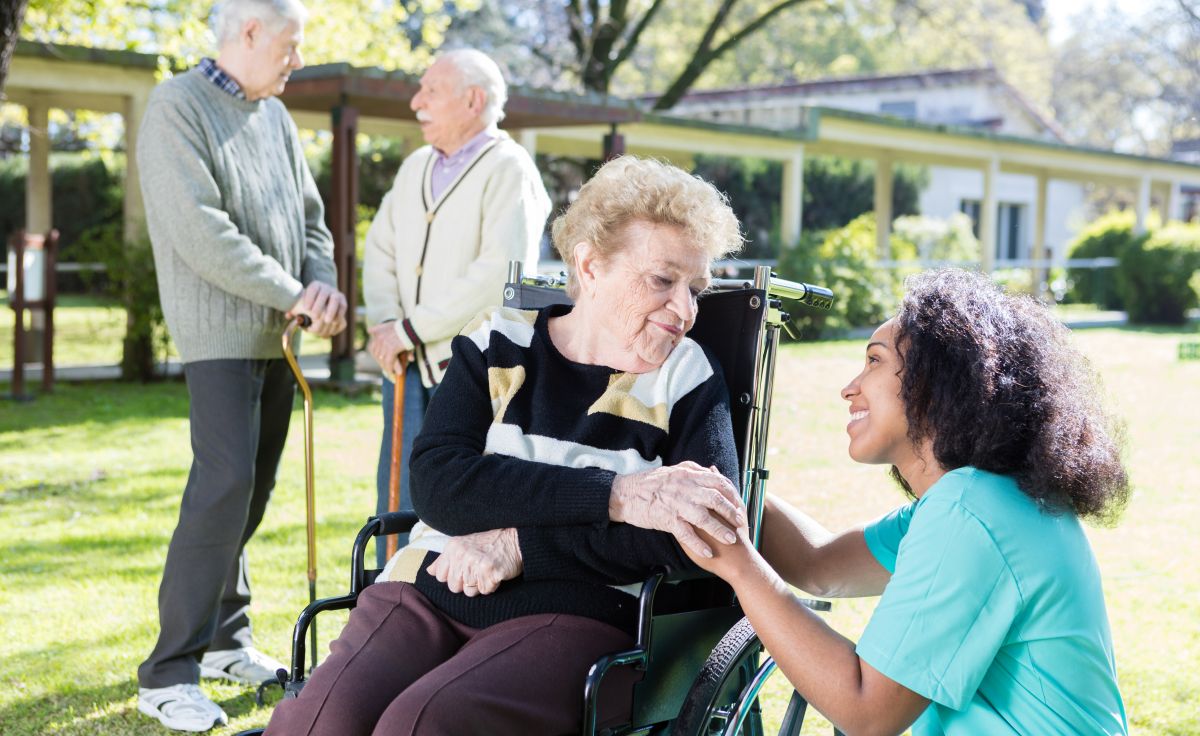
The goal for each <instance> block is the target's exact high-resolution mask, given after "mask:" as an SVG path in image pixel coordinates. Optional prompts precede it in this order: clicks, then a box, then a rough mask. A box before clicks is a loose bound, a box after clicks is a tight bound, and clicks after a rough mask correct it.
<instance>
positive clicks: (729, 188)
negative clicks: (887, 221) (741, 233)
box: [692, 155, 929, 258]
mask: <svg viewBox="0 0 1200 736" xmlns="http://www.w3.org/2000/svg"><path fill="white" fill-rule="evenodd" d="M692 173H694V174H696V175H697V176H699V177H701V178H702V179H705V180H706V181H711V182H712V183H713V184H714V185H715V186H716V187H717V189H720V190H721V191H723V192H725V193H726V194H728V195H729V202H730V205H731V206H732V207H733V212H734V214H735V215H737V217H738V221H739V222H741V223H742V226H743V227H744V228H745V230H746V235H747V238H748V239H749V241H750V242H749V243H748V245H747V248H746V250H744V251H743V252H742V257H743V258H774V257H776V256H777V255H778V253H779V250H780V249H779V242H778V237H779V216H780V215H779V200H780V197H781V196H782V192H783V165H782V164H780V163H778V162H773V161H762V160H759V159H743V158H726V157H722V156H705V155H699V156H696V162H695V166H694V168H693V170H692ZM893 176H894V181H893V185H892V212H893V213H895V214H896V215H909V214H913V213H915V212H917V211H918V205H919V202H920V196H921V190H922V189H924V188H925V186H926V185H927V184H928V183H929V175H928V170H927V169H925V168H923V167H919V166H911V165H897V166H896V167H895V169H894V173H893ZM803 197H804V201H803V208H802V210H801V215H800V217H801V228H800V229H801V231H802V232H804V231H824V230H830V229H833V228H839V227H843V226H844V225H846V224H847V223H849V222H850V221H851V220H853V219H854V218H856V217H858V216H859V215H861V214H863V213H864V212H871V211H872V210H873V209H874V207H875V166H874V164H873V163H871V162H870V161H861V160H858V159H844V158H835V157H832V156H812V157H808V158H805V159H804V193H803Z"/></svg>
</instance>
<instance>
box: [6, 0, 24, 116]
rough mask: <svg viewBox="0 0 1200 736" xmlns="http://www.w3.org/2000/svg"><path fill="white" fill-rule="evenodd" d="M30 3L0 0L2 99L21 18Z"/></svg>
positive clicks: (17, 0) (20, 0)
mask: <svg viewBox="0 0 1200 736" xmlns="http://www.w3.org/2000/svg"><path fill="white" fill-rule="evenodd" d="M28 4H29V0H0V100H2V99H4V82H5V81H6V80H7V79H8V65H9V63H10V62H11V61H12V55H13V49H15V48H16V47H17V36H18V35H19V34H20V32H21V19H22V18H24V17H25V6H26V5H28Z"/></svg>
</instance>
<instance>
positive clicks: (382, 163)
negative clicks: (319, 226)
mask: <svg viewBox="0 0 1200 736" xmlns="http://www.w3.org/2000/svg"><path fill="white" fill-rule="evenodd" d="M332 155H333V154H332V148H331V147H330V146H329V145H325V146H323V147H322V148H321V151H320V153H319V154H318V155H317V156H315V157H312V158H310V159H309V161H308V166H309V168H310V169H311V170H312V174H313V179H315V180H316V182H317V189H318V190H319V191H320V192H321V198H322V199H323V200H324V201H325V203H326V205H327V206H328V204H329V203H330V202H332V201H333V200H332V199H331V196H332V192H333V169H332V161H331V159H332ZM403 161H404V141H403V140H400V139H398V138H379V137H374V138H369V139H367V140H366V141H365V142H363V141H362V139H361V138H360V143H359V145H358V201H359V204H363V205H366V206H367V207H370V208H371V210H372V211H375V210H377V209H379V203H380V202H382V201H383V195H385V194H387V193H388V190H389V189H391V188H392V182H393V181H395V179H396V172H397V171H399V170H400V164H401V163H402V162H403ZM368 224H369V223H368Z"/></svg>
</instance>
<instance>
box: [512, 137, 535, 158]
mask: <svg viewBox="0 0 1200 736" xmlns="http://www.w3.org/2000/svg"><path fill="white" fill-rule="evenodd" d="M517 142H518V143H520V144H521V148H524V149H525V152H526V153H528V154H529V158H532V159H535V160H536V157H537V131H536V130H529V129H525V130H522V131H521V134H520V136H519V137H518V138H517Z"/></svg>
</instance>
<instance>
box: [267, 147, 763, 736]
mask: <svg viewBox="0 0 1200 736" xmlns="http://www.w3.org/2000/svg"><path fill="white" fill-rule="evenodd" d="M553 234H554V243H555V247H556V248H557V249H558V251H559V253H560V254H561V256H562V258H563V261H564V262H565V263H566V264H567V265H568V270H569V280H568V292H569V294H570V296H571V297H572V298H573V299H574V305H573V306H557V307H549V308H546V309H543V310H540V311H538V312H529V311H520V310H514V309H506V308H499V309H495V310H490V311H488V312H485V313H484V314H481V315H480V316H479V317H478V318H477V319H476V320H475V321H474V322H473V323H472V324H470V325H468V326H467V327H466V328H465V329H464V330H463V332H462V335H461V336H459V337H458V338H456V339H455V341H454V346H453V347H454V357H453V360H452V361H451V364H450V368H449V371H448V372H447V374H446V377H445V380H444V382H443V383H442V385H441V387H440V389H439V391H438V392H437V394H436V395H435V396H434V398H433V400H432V402H431V403H430V406H429V413H428V416H427V419H426V423H425V427H424V430H423V432H422V434H421V435H420V437H418V439H417V441H416V444H415V446H414V451H413V457H412V477H413V500H414V504H415V507H416V510H417V513H418V515H419V516H420V518H421V523H419V524H418V525H417V527H415V528H414V530H413V533H412V535H411V540H410V543H409V544H408V546H406V547H405V548H403V549H402V550H400V551H399V552H398V553H397V554H396V555H395V556H394V557H393V558H392V560H390V561H389V563H388V565H387V567H386V568H385V569H384V571H383V572H382V573H381V575H380V577H379V582H377V583H376V584H374V585H371V586H369V587H368V588H366V589H365V590H364V591H363V592H362V593H361V595H360V596H359V599H358V605H357V607H356V608H355V609H354V610H353V611H352V612H351V614H350V618H349V621H348V623H347V625H346V627H345V629H344V630H343V632H342V634H341V636H340V637H339V638H338V639H337V640H336V641H334V642H333V643H332V644H331V646H330V655H329V657H328V658H327V659H326V661H325V662H324V663H323V664H321V665H320V666H319V667H317V668H316V669H315V670H314V672H313V674H312V676H311V678H310V679H309V680H308V682H307V685H306V686H305V688H304V690H303V691H302V692H301V693H300V695H299V697H297V698H295V699H290V700H284V701H283V702H281V703H280V704H279V706H278V707H277V708H276V710H275V713H274V714H273V717H272V719H271V722H270V724H269V726H268V728H267V733H268V734H338V735H339V736H345V735H348V734H371V733H375V734H401V733H403V734H410V733H427V734H453V733H470V734H478V733H488V734H561V733H569V732H577V731H578V730H579V728H580V692H581V690H582V687H583V682H584V678H585V675H586V673H587V670H588V668H589V666H590V665H591V664H592V663H593V662H594V661H595V660H596V659H597V658H598V657H600V656H601V655H604V654H606V653H610V652H613V651H617V650H622V649H627V648H628V647H629V646H630V644H631V643H632V642H633V637H632V634H633V630H634V627H635V620H636V614H637V610H636V609H637V597H636V592H637V591H636V588H637V585H636V584H637V583H639V582H640V581H642V580H643V579H645V577H646V575H647V573H648V572H650V571H651V570H653V569H656V568H666V569H668V570H671V569H674V570H679V569H687V568H693V563H691V562H690V561H689V559H688V556H687V554H685V553H684V551H683V550H682V549H681V546H680V545H681V544H682V545H684V546H686V547H687V548H688V551H689V553H690V554H692V555H695V556H696V557H697V558H699V559H705V558H707V557H711V556H712V554H713V549H712V548H711V547H710V546H709V545H710V544H716V545H720V544H732V543H734V542H735V540H736V537H735V533H734V532H735V530H737V529H739V528H741V527H743V526H744V525H745V523H746V516H745V510H744V507H743V506H742V504H741V501H740V499H739V497H738V494H737V491H736V490H735V488H734V485H733V483H731V479H734V478H736V476H737V472H738V471H737V465H738V459H737V457H736V456H735V451H734V441H733V436H732V430H731V427H730V421H729V403H728V397H727V391H726V388H725V384H724V382H723V379H722V376H721V372H720V368H719V367H718V366H717V364H716V363H715V362H714V360H713V359H712V358H711V357H710V355H709V354H708V353H707V352H706V351H705V349H704V348H702V347H701V346H700V345H699V344H697V343H695V342H693V341H692V340H691V339H689V338H688V337H687V336H686V335H687V332H688V330H689V329H690V328H691V326H692V324H693V322H694V320H695V318H696V314H697V298H698V296H699V294H700V293H701V292H702V291H704V289H705V288H706V287H707V285H708V283H709V279H710V277H709V271H710V264H711V261H712V260H713V259H714V258H717V257H719V256H722V255H724V254H726V253H730V252H732V251H735V250H736V249H737V248H738V247H740V244H741V236H740V233H739V226H738V223H737V220H736V218H735V217H734V215H733V212H732V211H731V210H730V208H729V206H728V204H727V203H726V201H725V199H724V197H723V196H722V195H721V194H720V193H718V192H717V190H716V189H714V188H713V187H712V186H711V185H709V184H707V183H705V182H703V181H701V180H699V179H697V178H695V177H692V176H690V175H688V174H686V173H685V172H683V171H681V170H679V169H676V168H674V167H671V166H667V165H664V164H661V163H657V162H654V161H647V160H638V159H636V158H633V157H624V158H620V159H617V160H615V161H612V162H610V163H608V164H606V165H605V166H604V167H603V168H601V169H600V170H599V171H598V172H597V174H596V175H595V177H594V178H593V179H591V180H590V181H589V182H588V183H587V184H586V185H585V186H584V187H583V188H582V189H581V191H580V193H579V197H578V199H577V200H576V202H575V203H574V204H572V206H571V207H570V209H569V210H568V211H567V212H566V213H565V214H564V215H563V216H561V217H560V218H558V220H557V221H556V222H555V223H554V228H553ZM697 531H703V532H704V535H705V540H707V541H704V540H702V539H701V538H700V536H698V534H697ZM693 569H694V568H693ZM631 588H632V589H633V590H632V591H631ZM621 692H622V689H621V688H610V689H608V690H607V691H606V695H605V696H604V697H607V696H609V695H611V694H612V693H616V694H617V695H616V697H615V698H613V702H610V703H607V704H602V706H604V707H602V708H601V714H602V716H605V717H608V718H609V719H610V720H615V721H618V722H619V721H621V720H622V719H623V718H625V717H626V715H627V713H628V710H629V702H628V701H627V700H625V699H624V695H622V694H621Z"/></svg>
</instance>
